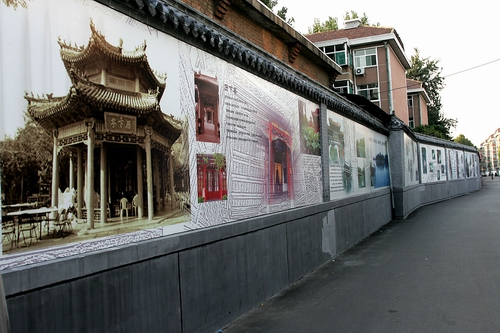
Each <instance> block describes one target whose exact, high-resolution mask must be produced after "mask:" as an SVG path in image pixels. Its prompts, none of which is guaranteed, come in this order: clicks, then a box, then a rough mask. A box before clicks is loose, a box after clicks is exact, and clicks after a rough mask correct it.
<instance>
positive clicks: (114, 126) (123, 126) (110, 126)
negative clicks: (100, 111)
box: [104, 112, 137, 134]
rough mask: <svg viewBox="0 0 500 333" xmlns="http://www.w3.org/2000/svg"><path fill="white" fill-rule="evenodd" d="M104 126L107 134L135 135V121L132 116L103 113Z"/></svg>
mask: <svg viewBox="0 0 500 333" xmlns="http://www.w3.org/2000/svg"><path fill="white" fill-rule="evenodd" d="M104 124H105V128H106V131H107V132H113V133H123V134H135V133H136V128H137V119H136V117H134V116H127V115H123V114H118V113H111V112H105V113H104Z"/></svg>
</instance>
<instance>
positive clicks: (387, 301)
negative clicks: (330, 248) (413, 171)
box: [222, 177, 500, 333]
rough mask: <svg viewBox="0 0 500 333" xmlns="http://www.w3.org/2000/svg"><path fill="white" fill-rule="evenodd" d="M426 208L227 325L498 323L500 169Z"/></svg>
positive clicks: (489, 328) (483, 328)
mask: <svg viewBox="0 0 500 333" xmlns="http://www.w3.org/2000/svg"><path fill="white" fill-rule="evenodd" d="M482 182H483V187H482V189H481V190H480V191H478V192H474V193H471V194H469V195H466V196H462V197H458V198H455V199H452V200H448V201H444V202H441V203H437V204H434V205H430V206H426V207H422V208H420V209H418V210H417V211H416V212H414V213H413V214H411V215H410V217H409V218H408V219H406V220H401V221H393V222H391V223H389V224H388V225H386V226H385V227H383V228H382V229H380V230H379V231H377V232H375V233H374V234H373V235H372V236H370V237H368V238H367V239H365V240H364V241H362V242H361V243H359V244H357V245H356V246H355V247H354V248H352V249H351V250H349V251H348V252H346V253H344V254H341V255H340V256H338V257H337V258H335V260H333V261H331V262H329V263H327V264H325V265H323V266H322V267H320V268H318V269H317V270H315V271H314V272H312V273H311V274H309V275H308V276H306V277H305V278H303V279H302V280H300V281H299V282H297V283H296V284H295V285H293V286H292V287H290V288H289V289H288V290H286V291H284V292H283V293H281V294H280V295H278V296H276V297H274V298H273V299H271V300H269V301H268V302H265V303H262V304H261V305H260V306H259V307H258V308H256V309H254V310H252V311H251V312H249V313H247V314H246V315H244V316H242V317H241V318H239V319H238V320H236V321H235V322H233V323H231V324H230V325H228V327H226V328H224V329H222V331H223V332H224V333H234V332H245V333H254V332H266V333H271V332H272V333H280V332H283V333H294V332H297V333H299V332H301V333H302V332H308V333H314V332H322V333H323V332H328V333H331V332H370V333H375V332H384V333H387V332H398V333H399V332H419V333H421V332H440V333H443V332H454V333H456V332H498V330H499V327H500V178H499V177H496V178H495V179H494V180H491V178H483V179H482Z"/></svg>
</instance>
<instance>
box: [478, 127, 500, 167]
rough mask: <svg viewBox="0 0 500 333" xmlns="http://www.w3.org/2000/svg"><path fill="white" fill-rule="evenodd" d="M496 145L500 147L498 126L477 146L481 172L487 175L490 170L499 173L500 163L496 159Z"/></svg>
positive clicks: (499, 129)
mask: <svg viewBox="0 0 500 333" xmlns="http://www.w3.org/2000/svg"><path fill="white" fill-rule="evenodd" d="M497 147H500V128H498V129H497V130H496V131H495V132H494V133H493V134H491V135H490V136H489V137H488V138H487V139H486V140H484V141H483V142H482V143H481V145H480V146H479V154H480V158H481V174H483V175H489V174H490V172H494V173H495V174H496V175H498V174H499V172H500V163H499V160H498V148H497Z"/></svg>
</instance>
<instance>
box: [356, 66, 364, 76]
mask: <svg viewBox="0 0 500 333" xmlns="http://www.w3.org/2000/svg"><path fill="white" fill-rule="evenodd" d="M354 72H355V74H356V75H365V68H364V67H359V68H356V69H355V70H354Z"/></svg>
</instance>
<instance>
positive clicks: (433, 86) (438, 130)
mask: <svg viewBox="0 0 500 333" xmlns="http://www.w3.org/2000/svg"><path fill="white" fill-rule="evenodd" d="M442 70H443V69H442V68H441V67H439V60H433V59H430V57H427V58H422V57H421V56H420V51H419V50H418V48H415V54H414V55H412V56H411V68H410V69H409V70H408V71H407V72H406V77H407V78H409V79H413V80H417V81H421V82H422V84H423V87H424V89H425V91H426V92H427V95H429V99H430V103H429V105H428V119H429V125H424V126H418V127H416V128H415V129H414V130H415V132H419V133H424V132H422V131H425V132H426V133H424V134H427V135H431V136H435V137H438V138H443V139H446V140H451V139H452V137H451V130H452V128H455V127H456V126H457V120H456V119H449V118H445V117H444V116H443V114H442V113H441V108H442V105H441V96H440V93H441V90H443V88H444V87H445V84H444V78H443V77H442V76H441V71H442Z"/></svg>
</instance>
